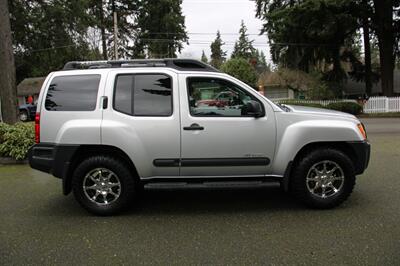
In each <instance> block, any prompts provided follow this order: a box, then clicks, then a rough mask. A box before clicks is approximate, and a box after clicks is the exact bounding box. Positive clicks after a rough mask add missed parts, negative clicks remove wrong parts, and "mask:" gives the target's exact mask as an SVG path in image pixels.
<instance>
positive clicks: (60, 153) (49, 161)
mask: <svg viewBox="0 0 400 266" xmlns="http://www.w3.org/2000/svg"><path fill="white" fill-rule="evenodd" d="M78 148H79V145H56V144H52V143H39V144H35V145H33V146H32V147H31V148H30V149H29V152H28V160H29V165H30V166H31V167H32V168H33V169H36V170H39V171H42V172H46V173H49V174H52V175H54V176H55V177H58V178H63V177H64V176H65V175H66V173H67V172H68V168H69V165H70V162H71V160H72V157H73V155H74V154H75V152H76V150H77V149H78Z"/></svg>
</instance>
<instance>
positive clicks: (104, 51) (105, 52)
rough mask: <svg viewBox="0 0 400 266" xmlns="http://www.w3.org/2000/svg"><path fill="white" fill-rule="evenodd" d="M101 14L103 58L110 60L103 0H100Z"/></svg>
mask: <svg viewBox="0 0 400 266" xmlns="http://www.w3.org/2000/svg"><path fill="white" fill-rule="evenodd" d="M98 8H99V14H100V31H101V43H102V50H103V59H104V60H108V55H107V36H106V27H105V25H104V24H105V22H104V8H103V0H99V6H98Z"/></svg>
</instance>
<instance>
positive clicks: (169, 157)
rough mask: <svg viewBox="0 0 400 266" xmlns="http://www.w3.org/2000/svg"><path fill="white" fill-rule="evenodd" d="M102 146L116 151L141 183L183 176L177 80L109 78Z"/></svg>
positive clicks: (134, 73) (170, 76)
mask: <svg viewBox="0 0 400 266" xmlns="http://www.w3.org/2000/svg"><path fill="white" fill-rule="evenodd" d="M105 96H106V97H107V98H108V102H109V104H108V107H107V108H106V109H105V110H104V112H103V121H102V126H101V137H102V144H104V145H110V146H113V147H117V148H119V149H121V150H122V151H124V152H125V153H126V154H127V155H128V156H129V157H130V159H131V160H132V161H133V163H134V165H135V167H136V169H137V171H138V174H139V176H140V177H141V178H143V179H146V178H154V177H160V176H175V177H176V176H179V158H180V118H179V117H180V113H179V92H178V80H177V74H176V73H175V72H173V71H169V70H159V69H149V70H140V69H138V70H136V69H135V70H132V69H126V70H120V69H119V70H115V71H111V72H110V73H109V76H108V78H107V89H106V93H105Z"/></svg>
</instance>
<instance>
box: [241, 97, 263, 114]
mask: <svg viewBox="0 0 400 266" xmlns="http://www.w3.org/2000/svg"><path fill="white" fill-rule="evenodd" d="M242 111H243V113H244V114H246V115H249V116H254V117H261V116H262V115H263V111H262V108H261V105H260V103H259V102H257V101H253V100H251V101H248V102H247V103H246V105H245V106H244V108H243V110H242Z"/></svg>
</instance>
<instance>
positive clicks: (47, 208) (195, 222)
mask: <svg viewBox="0 0 400 266" xmlns="http://www.w3.org/2000/svg"><path fill="white" fill-rule="evenodd" d="M364 122H365V124H366V127H367V129H368V130H369V138H370V140H371V143H372V145H373V146H372V160H371V162H370V166H369V168H368V170H367V171H366V173H365V174H363V175H362V176H360V177H359V178H358V180H357V185H356V188H355V190H354V192H353V194H352V196H351V197H350V198H349V200H348V201H346V202H345V203H344V204H343V205H341V206H340V207H338V208H336V209H333V210H310V209H307V208H305V207H303V206H302V205H301V204H299V203H298V202H296V200H293V199H292V198H290V197H288V196H287V195H285V194H282V193H281V192H280V191H279V188H278V187H277V186H275V185H271V186H266V187H261V188H258V187H247V188H242V189H237V188H215V189H211V190H202V189H190V190H183V189H153V190H149V191H146V192H145V193H144V195H143V196H142V198H141V199H140V200H138V202H136V204H135V205H133V206H132V208H131V209H130V210H129V211H128V212H126V213H124V214H123V215H120V216H115V217H95V216H91V215H89V214H88V213H86V212H85V211H84V210H83V209H82V208H81V207H80V206H79V205H78V204H77V203H76V202H75V200H74V198H73V196H72V195H69V196H67V197H65V196H63V195H62V193H61V181H60V180H59V179H56V178H54V177H51V176H49V175H47V174H43V173H40V172H38V171H34V170H31V169H30V168H29V167H28V166H26V165H22V166H21V165H19V166H2V167H0V264H1V265H10V264H13V265H28V264H41V265H42V264H43V265H50V264H63V265H77V264H89V265H94V264H101V265H107V264H129V265H132V264H152V265H167V264H173V265H188V264H240V265H243V264H247V265H253V264H263V265H265V264H278V265H281V264H292V265H293V264H295V265H312V264H316V265H329V264H334V265H345V264H346V265H395V264H398V263H399V261H400V226H399V221H400V192H399V189H400V178H399V177H400V129H399V126H398V125H399V124H400V119H394V120H393V119H379V120H375V119H365V120H364Z"/></svg>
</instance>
